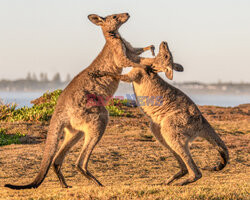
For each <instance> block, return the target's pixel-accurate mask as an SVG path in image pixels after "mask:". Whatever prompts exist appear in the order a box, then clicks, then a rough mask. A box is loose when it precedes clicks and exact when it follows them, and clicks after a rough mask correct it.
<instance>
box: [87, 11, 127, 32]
mask: <svg viewBox="0 0 250 200" xmlns="http://www.w3.org/2000/svg"><path fill="white" fill-rule="evenodd" d="M88 18H89V20H90V21H91V22H92V23H94V24H95V25H97V26H101V27H102V30H103V31H104V32H115V31H117V30H118V29H119V28H120V26H121V25H122V24H124V23H125V22H126V21H127V20H128V19H129V14H128V13H121V14H114V15H108V16H107V17H105V18H103V17H100V16H98V15H95V14H91V15H89V16H88Z"/></svg>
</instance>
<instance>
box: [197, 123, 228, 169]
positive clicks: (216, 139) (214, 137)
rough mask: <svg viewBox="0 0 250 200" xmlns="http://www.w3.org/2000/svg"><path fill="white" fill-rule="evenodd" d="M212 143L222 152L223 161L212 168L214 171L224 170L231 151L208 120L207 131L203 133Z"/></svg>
mask: <svg viewBox="0 0 250 200" xmlns="http://www.w3.org/2000/svg"><path fill="white" fill-rule="evenodd" d="M207 125H208V126H207ZM202 137H204V138H205V139H206V140H207V141H208V142H209V143H210V144H212V145H213V146H214V147H215V148H216V149H217V150H218V151H219V153H220V156H221V161H220V163H219V164H218V166H215V167H214V168H212V169H210V170H212V171H219V170H222V169H223V168H224V167H225V166H226V165H227V163H228V160H229V153H228V149H227V147H226V145H225V143H224V142H223V141H222V140H221V138H220V136H219V135H218V134H217V133H216V132H215V130H214V129H213V128H212V127H211V125H210V124H209V123H208V122H207V123H206V128H205V132H204V134H203V135H202Z"/></svg>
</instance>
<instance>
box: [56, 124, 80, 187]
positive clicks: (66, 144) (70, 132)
mask: <svg viewBox="0 0 250 200" xmlns="http://www.w3.org/2000/svg"><path fill="white" fill-rule="evenodd" d="M64 132H65V138H64V141H63V143H62V145H61V147H60V149H59V151H58V152H57V154H56V156H55V158H54V160H53V164H52V165H53V169H54V172H55V173H56V175H57V177H58V179H59V181H60V184H61V186H62V187H63V188H68V187H70V186H68V185H67V183H66V181H65V179H64V176H63V174H62V172H61V168H62V163H63V160H64V158H65V156H66V154H67V152H68V151H69V150H70V148H71V147H73V146H74V145H75V144H76V143H77V141H78V140H79V139H80V138H81V137H82V136H83V132H79V131H76V130H74V129H72V128H71V127H66V128H64Z"/></svg>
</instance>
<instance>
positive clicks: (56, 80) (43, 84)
mask: <svg viewBox="0 0 250 200" xmlns="http://www.w3.org/2000/svg"><path fill="white" fill-rule="evenodd" d="M70 81H71V77H70V75H69V74H67V76H66V80H65V81H63V80H62V79H61V75H60V73H58V72H57V73H55V74H54V76H53V77H52V79H51V80H50V79H49V78H48V74H47V73H43V72H41V73H40V74H39V78H37V75H36V74H35V73H30V72H28V73H27V76H26V78H24V79H18V80H13V81H11V80H0V90H1V91H34V90H53V89H58V88H64V87H65V86H66V85H67V84H68V83H69V82H70Z"/></svg>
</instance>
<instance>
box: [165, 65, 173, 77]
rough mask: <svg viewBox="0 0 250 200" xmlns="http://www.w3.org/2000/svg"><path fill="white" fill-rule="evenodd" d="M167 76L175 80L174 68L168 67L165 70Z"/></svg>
mask: <svg viewBox="0 0 250 200" xmlns="http://www.w3.org/2000/svg"><path fill="white" fill-rule="evenodd" d="M165 75H166V77H167V78H168V79H169V80H173V69H171V68H170V67H167V70H166V72H165Z"/></svg>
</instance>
